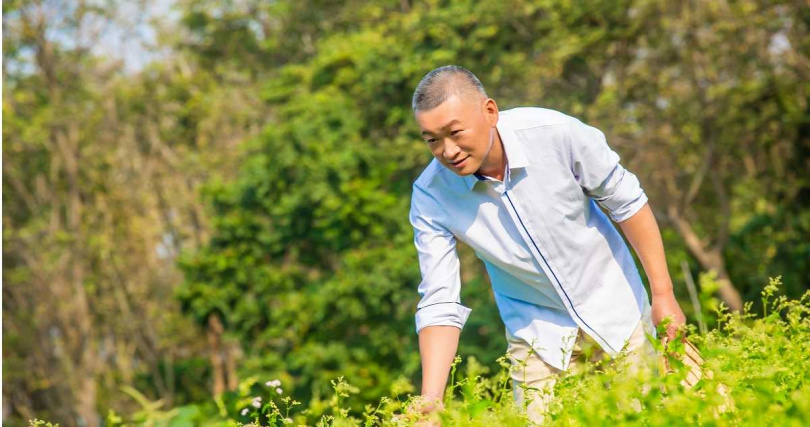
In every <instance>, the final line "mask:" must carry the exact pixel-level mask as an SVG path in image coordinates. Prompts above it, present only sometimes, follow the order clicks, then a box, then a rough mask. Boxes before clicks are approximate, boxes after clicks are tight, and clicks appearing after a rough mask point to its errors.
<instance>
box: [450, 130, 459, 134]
mask: <svg viewBox="0 0 810 427" xmlns="http://www.w3.org/2000/svg"><path fill="white" fill-rule="evenodd" d="M456 132H461V130H454V131H452V132H450V135H455V134H456Z"/></svg>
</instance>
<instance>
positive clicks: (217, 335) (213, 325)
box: [206, 313, 225, 396]
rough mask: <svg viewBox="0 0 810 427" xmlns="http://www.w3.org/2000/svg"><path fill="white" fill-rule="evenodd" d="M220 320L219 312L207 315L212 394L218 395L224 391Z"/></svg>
mask: <svg viewBox="0 0 810 427" xmlns="http://www.w3.org/2000/svg"><path fill="white" fill-rule="evenodd" d="M223 330H224V328H223V327H222V321H221V320H220V318H219V314H217V313H212V314H211V315H209V316H208V328H207V330H206V334H207V335H208V349H209V354H210V356H209V357H210V359H211V375H212V376H213V381H214V388H213V390H212V391H213V394H214V396H219V395H220V394H222V393H224V392H225V366H224V363H223V362H224V361H223V360H222V332H223Z"/></svg>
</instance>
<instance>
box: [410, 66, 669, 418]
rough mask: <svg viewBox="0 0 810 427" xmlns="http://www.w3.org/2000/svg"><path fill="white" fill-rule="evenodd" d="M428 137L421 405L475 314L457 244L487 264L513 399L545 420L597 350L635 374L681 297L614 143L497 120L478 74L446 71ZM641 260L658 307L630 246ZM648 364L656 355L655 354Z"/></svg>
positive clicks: (514, 114)
mask: <svg viewBox="0 0 810 427" xmlns="http://www.w3.org/2000/svg"><path fill="white" fill-rule="evenodd" d="M412 108H413V112H414V117H415V119H416V121H417V122H418V124H419V127H420V131H421V134H422V138H423V139H424V142H425V144H426V146H427V147H428V148H429V149H430V151H431V152H432V153H433V156H434V157H435V159H434V160H433V161H431V162H430V164H429V165H428V166H427V167H426V168H425V170H424V171H423V172H422V173H421V175H420V176H419V177H418V178H417V180H416V181H415V182H414V184H413V195H412V199H411V209H410V214H409V219H410V222H411V224H412V225H413V228H414V244H415V246H416V248H417V252H418V256H419V265H420V269H421V273H422V282H421V283H420V284H419V287H418V292H419V294H420V295H421V297H422V299H421V301H420V302H419V304H418V306H417V311H416V315H415V321H416V332H417V334H418V336H419V349H420V356H421V359H422V378H423V381H422V397H423V398H425V399H427V400H428V401H432V402H433V403H432V404H428V405H426V406H424V407H423V408H422V410H423V411H425V412H429V411H432V410H435V409H438V408H441V402H440V399H441V397H442V396H443V394H444V388H445V384H446V382H447V377H448V374H449V369H450V366H451V364H452V360H453V358H454V357H455V353H456V350H457V347H458V341H459V336H460V333H461V330H462V328H463V326H464V324H465V323H466V321H467V318H468V316H469V315H470V312H471V311H472V310H471V309H470V308H468V307H466V306H464V305H462V304H461V301H460V297H459V295H460V287H461V282H460V274H459V260H458V256H457V254H456V247H455V242H456V239H459V240H461V241H463V242H465V243H466V244H467V245H469V246H470V247H471V248H472V249H473V250H475V252H476V254H477V256H478V257H479V258H480V259H481V260H482V261H483V262H484V265H485V267H486V269H487V272H488V275H489V277H490V281H491V284H492V290H493V294H494V297H495V301H496V303H497V306H498V310H499V313H500V316H501V319H502V320H503V322H504V325H505V335H506V338H507V341H508V343H509V347H508V349H507V352H508V353H510V354H511V357H510V360H511V361H512V364H513V365H518V364H519V362H518V360H525V362H526V364H525V367H523V368H520V367H518V366H515V368H516V369H514V370H513V373H512V380H513V393H514V396H515V401H516V402H517V403H522V402H523V400H524V396H523V387H521V384H523V383H525V385H526V386H530V387H538V388H541V389H543V390H544V393H543V394H541V395H539V396H538V397H540V398H535V399H533V402H532V405H530V406H529V407H528V410H529V411H530V412H529V417H530V419H532V420H535V421H540V420H542V412H543V410H544V409H545V408H546V405H547V404H548V401H549V399H550V397H551V387H552V386H553V384H554V379H555V378H556V377H557V375H558V374H559V373H560V372H562V371H565V370H567V369H568V366H569V363H570V362H571V361H572V359H577V358H578V356H579V354H580V353H581V351H582V349H583V348H584V347H585V346H587V345H588V343H589V342H590V343H593V342H595V343H596V344H597V345H598V347H599V348H601V350H602V351H603V352H604V353H605V354H607V355H609V356H611V357H615V356H617V355H619V354H620V352H621V351H622V349H623V348H624V350H625V354H627V355H628V356H627V359H628V361H629V362H630V363H631V365H632V366H636V367H637V366H639V365H641V364H643V363H645V362H648V361H649V357H651V355H653V356H654V350H652V346H651V344H650V343H649V341H648V340H647V339H646V337H645V336H644V333H645V332H646V333H649V334H651V335H653V336H655V330H654V326H653V325H654V324H655V325H657V324H658V323H659V322H660V321H661V320H662V319H664V318H665V317H667V316H671V317H672V320H673V322H672V323H671V324H670V326H669V327H668V331H667V333H668V334H669V335H670V337H672V336H674V333H675V330H676V329H675V328H676V327H678V326H680V325H683V324H684V322H685V317H684V315H683V312H682V311H681V308H680V307H679V305H678V302H677V301H676V299H675V296H674V294H673V289H672V281H671V279H670V276H669V272H668V270H667V265H666V260H665V256H664V248H663V244H662V241H661V235H660V232H659V229H658V225H657V223H656V220H655V218H654V216H653V213H652V210H651V208H650V206H649V204H648V203H647V196H646V194H645V193H644V191H643V190H642V188H641V186H640V184H639V181H638V179H637V178H636V176H635V175H633V174H632V173H631V172H630V171H628V170H626V169H625V168H623V167H622V166H621V165H620V164H619V156H618V154H616V153H615V152H614V151H613V150H611V148H610V147H609V146H608V145H607V142H606V140H605V136H604V134H603V133H602V132H601V131H599V130H598V129H596V128H594V127H591V126H588V125H586V124H584V123H582V122H581V121H579V120H578V119H576V118H573V117H571V116H567V115H565V114H563V113H560V112H557V111H554V110H550V109H544V108H533V107H520V108H514V109H511V110H506V111H499V110H498V106H497V104H496V103H495V101H494V100H493V99H491V98H488V97H487V94H486V91H485V90H484V87H483V85H482V84H481V82H480V81H479V80H478V78H476V77H475V75H473V73H471V72H470V71H469V70H466V69H464V68H462V67H458V66H453V65H450V66H445V67H440V68H437V69H435V70H433V71H431V72H430V73H428V74H427V75H425V77H424V78H423V79H422V81H421V82H420V83H419V85H418V86H417V88H416V91H415V93H414V96H413V105H412ZM597 204H599V205H601V206H602V207H603V208H605V209H606V210H607V211H608V213H609V214H610V217H611V218H612V220H613V221H614V222H616V223H618V224H619V226H620V227H621V228H622V231H623V232H624V234H625V236H626V237H627V239H628V240H629V241H630V243H631V245H632V246H633V248H634V249H635V251H636V253H637V254H638V255H639V258H640V260H641V263H642V264H643V266H644V269H645V272H646V273H647V277H648V278H649V280H650V289H651V291H652V305H651V306H650V302H649V297H648V295H647V291H646V290H645V288H644V285H643V283H642V281H641V278H640V275H639V273H638V270H637V268H636V266H635V263H634V261H633V257H632V255H631V254H630V251H629V249H628V248H627V245H626V244H625V242H624V240H623V239H622V237H621V235H620V234H619V232H618V231H617V230H616V228H615V226H614V225H613V224H612V223H611V221H610V219H608V217H607V216H606V215H605V214H604V213H603V212H602V211H601V210H600V209H599V207H598V206H597ZM645 358H646V359H645Z"/></svg>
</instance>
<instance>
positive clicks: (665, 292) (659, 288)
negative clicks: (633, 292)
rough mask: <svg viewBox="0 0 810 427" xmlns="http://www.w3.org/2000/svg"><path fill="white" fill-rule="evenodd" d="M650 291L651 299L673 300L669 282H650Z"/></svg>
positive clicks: (672, 291)
mask: <svg viewBox="0 0 810 427" xmlns="http://www.w3.org/2000/svg"><path fill="white" fill-rule="evenodd" d="M650 291H651V292H652V297H653V298H662V297H663V298H674V297H675V291H674V290H673V288H672V281H671V280H651V281H650Z"/></svg>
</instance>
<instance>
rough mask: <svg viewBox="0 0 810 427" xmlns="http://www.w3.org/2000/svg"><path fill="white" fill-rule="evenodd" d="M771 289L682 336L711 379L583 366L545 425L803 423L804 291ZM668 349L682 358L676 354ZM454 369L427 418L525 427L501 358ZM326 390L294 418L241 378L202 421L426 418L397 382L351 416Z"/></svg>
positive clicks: (679, 369) (340, 388)
mask: <svg viewBox="0 0 810 427" xmlns="http://www.w3.org/2000/svg"><path fill="white" fill-rule="evenodd" d="M714 280H715V279H713V278H711V277H707V278H704V279H703V282H704V284H706V285H709V286H710V284H711V283H713V282H714ZM769 281H770V282H769V284H768V285H767V286H766V287H765V288H764V290H763V292H762V293H761V296H762V299H763V304H764V307H765V308H766V309H765V311H763V314H762V316H757V315H756V314H755V313H753V312H750V311H748V310H746V311H744V312H742V313H736V312H734V313H732V312H728V311H727V310H725V309H724V308H723V307H722V305H721V306H720V307H718V310H717V314H718V316H719V318H718V320H719V323H718V328H716V329H713V330H711V331H709V333H707V334H705V335H699V334H695V333H690V340H691V341H692V342H694V343H695V344H696V345H697V346H698V347H699V349H700V351H701V353H702V355H703V357H704V358H705V360H706V363H705V364H704V372H707V371H711V373H712V375H711V376H709V375H704V376H703V379H701V380H700V381H699V382H698V383H697V384H696V385H695V386H694V387H692V388H688V389H687V388H684V387H683V386H681V385H680V381H681V380H682V379H683V378H684V377H685V375H686V373H687V370H688V369H687V367H686V366H685V365H683V364H682V363H680V364H678V363H677V359H676V358H671V359H670V362H672V364H673V367H674V368H675V371H674V372H673V373H671V374H670V375H666V376H660V375H658V374H657V373H656V372H653V371H650V370H640V371H639V372H638V373H635V374H632V375H631V374H630V373H628V372H627V371H625V365H622V364H620V363H609V364H601V363H593V362H588V364H587V365H588V366H587V367H586V369H584V370H583V371H582V372H583V373H578V374H574V373H571V374H562V376H561V378H560V380H559V381H557V383H556V384H555V387H554V393H555V398H554V400H553V402H552V405H551V406H550V408H549V410H548V412H547V414H546V419H547V421H548V424H549V425H562V426H567V425H645V426H668V425H675V424H711V425H751V426H758V425H763V424H767V425H772V424H773V425H776V424H778V425H796V426H798V425H802V424H803V422H805V421H806V420H807V419H808V417H810V405H808V403H807V402H810V366H808V364H807V363H806V361H807V354H810V292H807V293H805V294H804V296H802V298H801V299H790V298H788V297H787V296H785V295H784V294H782V282H781V276H778V277H775V278H770V279H769ZM674 342H675V343H677V342H678V341H677V340H676V341H674ZM673 349H674V350H673V351H674V352H675V354H678V353H679V354H681V355H683V351H684V349H683V346H679V347H678V346H676V347H673ZM461 362H462V358H461V357H458V356H457V357H456V359H455V361H454V363H453V365H452V372H453V377H452V379H451V381H450V384H449V386H448V389H447V390H448V391H447V393H446V395H445V397H444V403H445V410H443V411H440V412H437V413H435V414H434V416H435V417H437V418H438V419H440V420H441V422H442V425H445V426H476V425H503V426H520V425H526V423H527V420H526V418H525V417H526V414H525V410H523V409H522V408H519V407H517V406H516V405H515V404H514V401H513V400H512V393H511V388H510V387H509V367H510V363H509V361H508V360H507V359H506V357H505V356H503V357H501V358H499V360H498V362H499V366H500V369H499V370H498V371H497V372H496V374H495V375H491V376H489V375H486V374H487V372H488V369H487V368H486V367H484V366H482V365H481V364H480V363H479V362H478V361H477V359H476V358H475V357H467V358H466V363H465V364H464V365H463V366H462V365H461ZM459 367H461V369H458V368H459ZM331 384H332V389H333V394H332V396H331V398H330V399H329V400H328V403H327V404H326V406H325V408H324V410H323V411H321V410H317V411H313V408H312V405H311V406H310V407H309V408H307V409H305V410H303V411H300V412H299V413H295V411H293V412H291V411H290V409H291V408H293V407H294V406H295V405H297V404H299V402H297V401H294V400H291V399H290V398H289V397H288V396H285V397H283V398H281V399H278V398H277V397H275V396H273V395H274V394H275V393H274V392H273V391H272V387H271V388H270V389H267V388H266V387H261V386H259V387H257V380H256V379H255V378H249V379H247V380H245V381H243V382H242V383H241V384H240V387H239V390H240V391H239V393H238V395H235V396H234V397H232V398H230V402H231V403H230V404H228V409H227V410H226V411H223V412H220V413H219V414H217V415H215V414H213V413H209V414H208V417H209V420H214V419H217V418H219V417H220V416H225V415H226V414H228V416H227V417H225V418H221V419H220V421H217V422H214V421H211V423H212V424H210V425H221V426H225V425H235V424H234V423H240V422H241V421H243V420H245V418H244V417H238V416H235V415H234V414H235V413H237V412H238V411H239V410H241V408H248V409H249V410H250V414H249V419H250V420H252V423H251V424H249V425H255V426H258V425H279V424H278V423H281V424H282V425H285V424H294V425H315V426H372V425H383V426H405V425H415V424H414V423H416V422H418V421H419V420H425V419H426V418H427V415H422V414H418V413H413V412H409V411H408V410H407V409H408V408H409V407H410V405H411V404H412V403H413V402H415V401H417V400H419V399H420V397H419V396H415V395H413V394H412V392H413V391H414V389H413V387H412V386H411V385H410V384H408V383H407V382H403V381H397V382H395V383H394V386H392V387H391V389H390V392H389V393H387V395H385V396H383V397H381V398H379V399H377V400H378V403H377V404H367V405H366V406H365V408H364V409H363V411H362V412H361V411H353V410H352V409H351V408H350V407H349V406H348V405H347V402H346V398H347V397H349V396H351V395H353V394H357V393H358V392H359V389H358V388H357V387H356V386H354V385H352V384H350V383H348V382H346V381H345V379H344V377H343V376H339V377H337V380H331ZM721 387H725V390H727V391H725V392H723V391H721V390H723V389H722V388H721ZM403 393H407V398H406V399H405V400H402V399H400V398H399V397H398V396H399V395H401V394H403ZM261 395H266V396H269V397H267V403H265V404H263V405H261V409H258V408H254V407H253V406H250V403H251V402H253V401H255V400H256V399H257V397H256V396H261ZM729 396H730V398H729ZM277 402H280V403H277ZM234 403H235V405H233V404H234ZM282 404H283V405H282ZM313 404H314V403H313ZM282 407H283V408H284V409H283V410H282V409H281V408H282ZM316 414H317V416H315V415H316ZM246 416H247V415H246ZM172 425H174V424H172Z"/></svg>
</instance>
